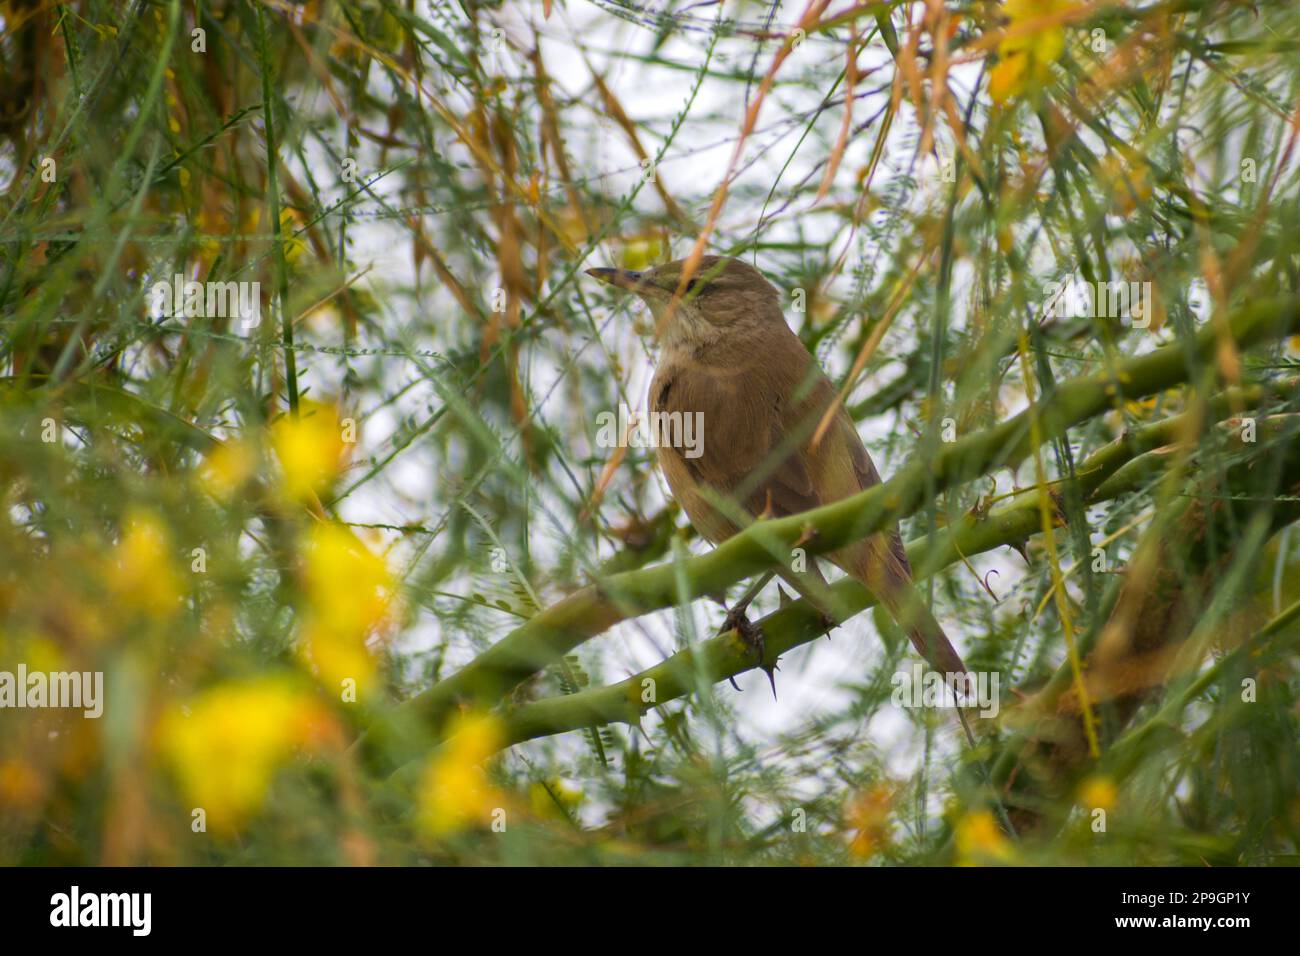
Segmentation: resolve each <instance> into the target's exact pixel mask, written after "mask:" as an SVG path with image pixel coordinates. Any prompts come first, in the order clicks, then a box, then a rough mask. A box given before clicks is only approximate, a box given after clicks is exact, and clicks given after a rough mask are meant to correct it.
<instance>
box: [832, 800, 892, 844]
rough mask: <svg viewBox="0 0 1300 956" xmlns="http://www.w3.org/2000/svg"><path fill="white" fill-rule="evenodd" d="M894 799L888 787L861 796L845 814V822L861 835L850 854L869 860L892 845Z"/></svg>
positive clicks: (853, 801)
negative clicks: (890, 835) (891, 831)
mask: <svg viewBox="0 0 1300 956" xmlns="http://www.w3.org/2000/svg"><path fill="white" fill-rule="evenodd" d="M893 802H894V795H893V794H892V793H891V792H890V791H889V789H888V788H886V787H880V786H877V787H872V788H871V789H870V790H864V791H862V792H860V793H857V794H855V795H854V796H853V798H852V799H851V800H850V801H849V804H848V806H847V807H846V808H845V810H844V822H845V823H846V824H847V825H848V826H849V827H850V828H851V829H853V830H856V831H857V834H856V835H855V836H854V837H853V842H852V843H850V844H849V852H850V853H852V854H853V855H854V856H857V857H861V858H862V859H867V858H869V857H872V856H874V855H875V854H876V853H877V852H879V851H880V850H881V849H883V848H884V847H886V846H888V845H889V814H890V810H891V808H892V806H893Z"/></svg>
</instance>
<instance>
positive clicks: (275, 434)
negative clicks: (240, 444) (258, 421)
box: [271, 402, 346, 500]
mask: <svg viewBox="0 0 1300 956" xmlns="http://www.w3.org/2000/svg"><path fill="white" fill-rule="evenodd" d="M271 445H272V447H274V448H275V454H276V457H277V458H279V459H280V469H281V471H282V472H283V473H284V490H285V492H286V493H287V494H288V495H289V496H290V497H292V498H296V499H298V500H310V498H311V496H312V495H313V494H315V493H316V492H318V491H320V490H322V489H323V488H325V487H326V486H327V485H329V484H330V483H331V482H332V481H333V480H334V479H335V478H337V477H338V475H339V472H341V471H342V470H343V465H344V452H345V451H346V443H345V442H344V441H343V429H342V426H341V425H340V423H339V417H338V412H337V411H336V410H335V408H334V406H333V405H327V404H325V403H323V402H303V403H302V404H301V405H300V406H299V409H298V417H297V418H294V417H293V416H291V415H285V416H283V417H281V418H280V419H278V420H277V421H276V422H275V424H273V425H272V426H271Z"/></svg>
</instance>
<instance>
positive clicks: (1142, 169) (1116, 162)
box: [1101, 153, 1151, 215]
mask: <svg viewBox="0 0 1300 956" xmlns="http://www.w3.org/2000/svg"><path fill="white" fill-rule="evenodd" d="M1101 175H1102V179H1103V180H1104V181H1105V183H1106V185H1107V186H1108V188H1109V189H1110V192H1111V195H1112V196H1114V197H1115V198H1114V202H1115V206H1116V207H1117V208H1118V209H1119V211H1120V212H1121V213H1123V214H1124V215H1128V214H1130V213H1132V212H1133V210H1135V209H1136V208H1137V207H1138V204H1139V203H1144V204H1145V203H1147V202H1149V201H1150V200H1151V167H1150V166H1148V165H1147V163H1146V161H1145V160H1143V159H1142V157H1140V156H1137V155H1131V156H1129V158H1128V161H1127V162H1125V160H1124V159H1123V158H1121V157H1120V156H1119V155H1117V154H1115V153H1111V154H1109V155H1108V156H1107V157H1106V159H1105V160H1104V161H1103V162H1102V165H1101Z"/></svg>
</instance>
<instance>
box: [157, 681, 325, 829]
mask: <svg viewBox="0 0 1300 956" xmlns="http://www.w3.org/2000/svg"><path fill="white" fill-rule="evenodd" d="M186 710H188V713H187V712H186ZM327 722H328V716H327V715H326V714H325V713H324V711H323V710H322V708H321V707H320V706H319V705H318V704H317V702H316V701H315V700H314V699H313V698H312V697H311V696H310V695H309V694H307V693H306V692H304V691H303V690H301V689H300V688H297V687H295V686H294V685H293V684H292V683H291V682H290V681H289V680H287V679H285V678H282V677H258V678H253V679H250V680H245V681H238V682H229V683H224V684H218V685H217V686H215V687H213V688H211V689H209V690H206V691H204V692H203V693H201V694H200V695H199V696H198V697H196V698H194V699H193V700H192V701H190V703H189V706H188V708H184V709H183V708H182V707H180V706H176V707H173V708H172V709H171V710H169V711H168V712H167V713H166V714H165V715H164V716H163V718H162V720H161V721H160V723H159V727H158V746H159V749H160V751H161V753H162V755H163V757H164V758H165V760H166V761H167V763H168V764H169V766H170V767H171V769H172V771H173V772H174V773H175V775H176V779H177V782H178V783H179V784H180V788H181V792H182V794H183V795H184V797H185V799H186V800H187V801H188V802H189V804H190V806H191V807H192V808H196V809H197V808H202V809H203V811H204V812H205V814H206V817H207V823H208V826H209V828H211V829H212V830H213V831H214V832H216V833H222V834H229V833H231V832H232V831H234V830H235V829H237V828H238V827H239V826H240V824H242V823H243V822H244V821H245V820H247V819H248V818H249V816H251V815H252V814H253V813H254V812H255V811H256V810H257V809H258V808H259V807H260V806H261V805H262V801H263V799H264V798H265V796H266V791H267V787H268V786H269V785H270V781H271V775H272V773H273V772H274V771H275V769H276V767H277V766H278V765H279V764H281V763H282V762H283V761H284V760H285V759H287V758H288V757H289V756H290V755H291V753H292V752H293V750H294V748H295V747H300V746H306V745H308V744H310V743H312V742H313V741H314V740H315V739H317V736H318V734H319V733H320V731H321V728H322V726H323V725H324V724H326V723H327Z"/></svg>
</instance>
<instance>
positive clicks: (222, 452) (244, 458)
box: [199, 439, 257, 501]
mask: <svg viewBox="0 0 1300 956" xmlns="http://www.w3.org/2000/svg"><path fill="white" fill-rule="evenodd" d="M256 470H257V455H256V453H255V452H254V451H253V449H252V448H250V447H249V446H248V444H247V443H246V442H243V441H240V440H238V439H231V440H230V441H226V442H222V443H221V444H220V445H218V446H217V447H216V448H215V449H214V450H213V451H212V453H211V454H209V455H208V456H207V457H206V458H205V459H204V460H203V464H202V465H201V466H200V468H199V481H200V483H201V484H202V485H203V488H204V490H206V491H207V492H208V494H210V495H212V497H214V498H217V499H220V500H222V501H229V500H230V499H231V498H233V497H234V496H235V494H236V493H238V492H239V490H240V489H241V488H242V487H243V486H244V483H245V482H246V481H248V479H249V478H251V477H253V473H254V472H255V471H256Z"/></svg>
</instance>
